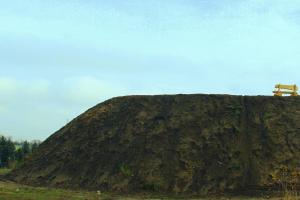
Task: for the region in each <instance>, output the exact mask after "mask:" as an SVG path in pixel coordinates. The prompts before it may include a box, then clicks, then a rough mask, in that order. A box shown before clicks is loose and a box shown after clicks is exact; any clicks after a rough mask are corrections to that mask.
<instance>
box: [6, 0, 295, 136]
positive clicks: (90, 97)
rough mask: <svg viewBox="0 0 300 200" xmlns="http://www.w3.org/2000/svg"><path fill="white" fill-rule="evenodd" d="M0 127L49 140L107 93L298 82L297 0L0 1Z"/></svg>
mask: <svg viewBox="0 0 300 200" xmlns="http://www.w3.org/2000/svg"><path fill="white" fill-rule="evenodd" d="M0 3H1V6H0V127H1V129H0V133H2V134H5V135H10V136H12V137H13V138H14V139H41V140H43V139H45V138H47V137H48V136H50V134H52V133H53V132H55V131H56V130H57V129H59V128H60V127H62V126H63V125H65V124H66V123H67V122H68V121H70V120H71V119H73V118H74V117H75V116H77V115H78V114H80V113H82V112H83V111H85V110H86V109H88V108H89V107H91V106H94V105H95V104H97V103H99V102H102V101H103V100H106V99H108V98H111V97H113V96H120V95H131V94H177V93H220V94H224V93H225V94H241V95H271V91H272V89H273V86H274V84H275V83H287V84H289V83H298V84H300V76H299V74H300V65H299V64H300V61H299V55H300V1H298V0H289V1H286V0H241V1H233V0H222V1H221V0H215V1H211V0H163V1H162V0H147V1H140V0H113V1H106V0H84V1H83V0H27V1H24V0H10V1H6V0H5V1H4V0H0Z"/></svg>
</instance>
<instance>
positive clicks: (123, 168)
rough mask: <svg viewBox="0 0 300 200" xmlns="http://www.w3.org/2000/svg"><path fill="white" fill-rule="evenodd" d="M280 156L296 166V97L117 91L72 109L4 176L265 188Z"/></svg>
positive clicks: (166, 188)
mask: <svg viewBox="0 0 300 200" xmlns="http://www.w3.org/2000/svg"><path fill="white" fill-rule="evenodd" d="M49 120H51V119H49ZM282 166H286V167H288V169H293V170H298V169H299V167H300V98H299V97H271V96H269V97H267V96H230V95H201V94H195V95H157V96H125V97H117V98H113V99H110V100H107V101H105V102H103V103H100V104H99V105H97V106H95V107H93V108H91V109H89V110H88V111H86V112H85V113H83V114H82V115H80V116H79V117H77V118H75V119H74V120H73V121H71V122H70V123H69V124H67V125H66V126H65V127H63V128H62V129H61V130H59V131H57V132H56V133H54V134H53V135H52V136H50V137H49V138H48V139H47V140H46V141H45V142H43V143H42V144H41V145H40V147H39V148H38V150H37V151H35V153H33V155H32V156H31V157H30V158H28V159H27V160H26V161H25V162H24V164H23V165H22V166H20V167H19V168H17V169H16V170H14V171H13V172H12V173H11V174H9V177H10V179H13V180H15V181H17V182H21V183H25V184H30V185H45V186H55V187H64V188H85V189H99V190H106V191H119V192H140V191H161V192H175V193H191V194H194V193H207V192H226V191H241V190H245V189H249V188H268V187H271V186H273V185H274V184H275V181H274V174H276V173H277V172H278V170H280V167H282Z"/></svg>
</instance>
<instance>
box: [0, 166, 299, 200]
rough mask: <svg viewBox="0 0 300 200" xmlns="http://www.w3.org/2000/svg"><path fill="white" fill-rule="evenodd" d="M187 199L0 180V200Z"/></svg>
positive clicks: (245, 199)
mask: <svg viewBox="0 0 300 200" xmlns="http://www.w3.org/2000/svg"><path fill="white" fill-rule="evenodd" d="M9 171H10V170H9V169H0V175H4V174H6V173H8V172H9ZM142 199H147V200H160V199H163V200H174V199H177V200H178V199H181V200H183V199H184V200H187V198H184V197H181V198H179V197H177V198H170V197H165V196H157V195H156V196H153V195H133V196H120V195H114V194H108V193H100V194H99V193H98V192H97V191H92V192H87V191H72V190H63V189H54V188H45V187H31V186H25V185H20V184H17V183H14V182H10V181H3V180H2V181H1V180H0V200H142ZM217 199H218V200H229V199H231V200H263V199H270V200H300V198H297V197H293V196H292V195H286V196H284V197H280V198H279V197H278V198H250V197H217V198H216V197H210V198H190V200H217Z"/></svg>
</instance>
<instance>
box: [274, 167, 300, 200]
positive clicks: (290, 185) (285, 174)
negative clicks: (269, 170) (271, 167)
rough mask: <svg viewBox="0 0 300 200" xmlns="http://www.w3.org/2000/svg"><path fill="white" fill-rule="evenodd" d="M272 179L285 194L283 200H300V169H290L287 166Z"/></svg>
mask: <svg viewBox="0 0 300 200" xmlns="http://www.w3.org/2000/svg"><path fill="white" fill-rule="evenodd" d="M272 179H273V181H274V182H275V184H276V185H278V186H279V188H280V189H281V191H282V192H283V200H296V199H299V196H298V191H297V189H298V188H297V186H298V184H299V182H300V171H299V169H289V168H288V167H287V166H281V167H280V168H279V169H278V170H277V171H275V173H274V174H272Z"/></svg>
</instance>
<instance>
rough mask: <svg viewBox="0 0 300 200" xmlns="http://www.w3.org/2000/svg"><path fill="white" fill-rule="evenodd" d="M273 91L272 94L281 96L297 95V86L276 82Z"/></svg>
mask: <svg viewBox="0 0 300 200" xmlns="http://www.w3.org/2000/svg"><path fill="white" fill-rule="evenodd" d="M273 93H274V96H283V95H290V96H298V87H297V85H283V84H276V85H275V91H273Z"/></svg>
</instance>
